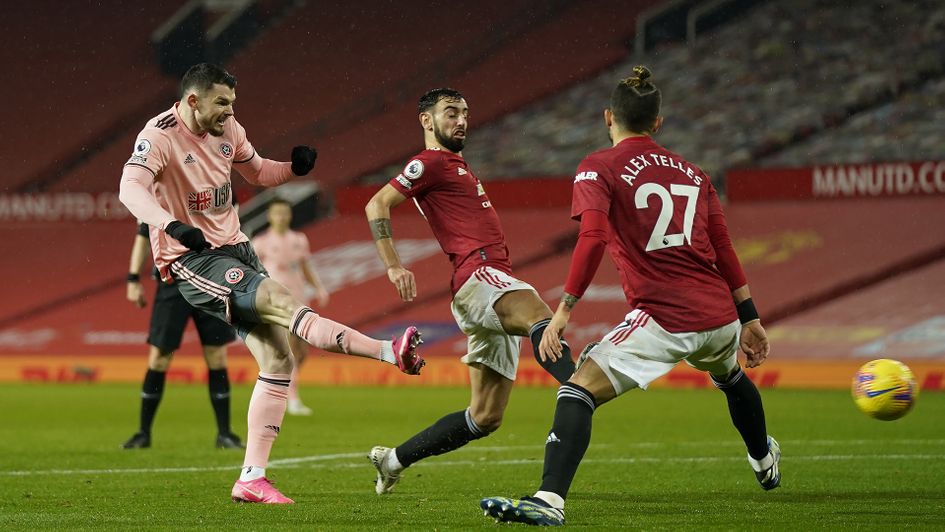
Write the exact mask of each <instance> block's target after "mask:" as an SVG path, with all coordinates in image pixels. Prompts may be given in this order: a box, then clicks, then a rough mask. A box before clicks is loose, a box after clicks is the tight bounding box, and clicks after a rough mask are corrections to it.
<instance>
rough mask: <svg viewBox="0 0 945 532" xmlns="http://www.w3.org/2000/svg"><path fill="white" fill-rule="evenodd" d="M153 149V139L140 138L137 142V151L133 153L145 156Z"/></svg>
mask: <svg viewBox="0 0 945 532" xmlns="http://www.w3.org/2000/svg"><path fill="white" fill-rule="evenodd" d="M149 151H151V141H150V140H148V139H138V141H137V142H135V151H134V153H133V154H132V155H137V156H138V157H143V156H145V155H147V154H148V152H149Z"/></svg>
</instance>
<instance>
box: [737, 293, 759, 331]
mask: <svg viewBox="0 0 945 532" xmlns="http://www.w3.org/2000/svg"><path fill="white" fill-rule="evenodd" d="M735 310H737V311H738V321H740V322H741V324H742V325H745V324H746V323H749V322H752V321H755V320H760V319H761V318H760V317H759V316H758V310H757V309H756V308H755V302H754V301H752V300H751V298H750V297H749V298H748V299H746V300H744V301H742V302H741V303H739V304H737V305H735Z"/></svg>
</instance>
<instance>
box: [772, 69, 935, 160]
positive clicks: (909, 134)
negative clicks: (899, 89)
mask: <svg viewBox="0 0 945 532" xmlns="http://www.w3.org/2000/svg"><path fill="white" fill-rule="evenodd" d="M942 124H945V79H937V80H933V81H930V82H928V83H926V84H925V85H923V86H922V87H921V88H920V89H918V90H916V91H914V92H910V93H907V94H904V95H902V97H901V98H899V99H897V100H895V101H893V102H890V103H888V104H886V105H882V106H880V107H878V108H876V109H873V110H871V111H869V112H865V113H861V114H859V115H856V116H855V117H853V118H852V119H851V120H850V121H849V122H847V123H845V124H844V125H843V126H841V127H839V128H837V129H834V130H830V131H825V132H824V133H822V134H819V135H815V136H812V137H810V138H809V139H807V140H804V141H803V142H799V143H797V144H794V145H793V146H791V147H789V148H788V149H786V150H784V151H781V152H779V153H777V154H775V155H773V156H771V157H766V158H764V159H762V160H761V161H759V162H760V163H761V166H771V167H784V166H804V165H810V164H830V163H833V162H836V161H844V162H849V163H859V162H871V161H910V160H913V161H916V160H937V159H940V158H941V157H942V144H943V141H945V139H943V132H945V128H943V126H942Z"/></svg>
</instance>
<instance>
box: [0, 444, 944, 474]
mask: <svg viewBox="0 0 945 532" xmlns="http://www.w3.org/2000/svg"><path fill="white" fill-rule="evenodd" d="M929 441H935V440H929ZM540 447H543V446H540V445H529V446H525V445H517V446H509V447H501V446H495V447H485V448H470V449H464V451H466V452H472V451H483V450H491V451H505V450H512V449H523V448H533V449H537V448H540ZM365 456H366V453H333V454H318V455H311V456H299V457H295V458H281V459H277V460H272V461H270V463H269V464H270V466H275V467H282V468H287V469H297V468H299V467H301V464H308V468H309V469H323V468H328V467H336V468H355V467H366V466H367V464H365V463H364V462H363V461H361V460H358V462H357V463H355V462H342V463H335V464H327V463H317V462H331V461H334V460H341V459H354V458H358V459H363V458H364V457H365ZM785 459H786V461H788V462H793V461H844V460H945V454H901V453H900V454H828V455H787V456H785ZM742 460H745V458H744V457H743V456H688V457H658V456H652V457H651V456H640V457H622V458H588V459H585V460H582V463H591V464H635V463H667V464H672V463H708V462H729V461H735V462H737V461H742ZM313 462H314V463H313ZM539 463H541V458H539V457H537V456H536V457H535V458H515V459H501V460H494V459H488V460H486V459H479V460H435V461H432V462H420V463H418V464H416V466H423V467H451V466H471V465H474V466H482V465H490V466H492V465H523V464H539ZM237 470H239V467H238V466H207V467H158V468H127V469H114V468H112V469H41V470H35V471H29V470H21V471H0V476H5V477H26V476H34V475H36V476H41V475H47V476H48V475H114V474H153V473H206V472H214V471H237Z"/></svg>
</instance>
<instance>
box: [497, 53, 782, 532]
mask: <svg viewBox="0 0 945 532" xmlns="http://www.w3.org/2000/svg"><path fill="white" fill-rule="evenodd" d="M633 70H634V73H635V76H633V77H630V78H627V79H624V80H622V81H621V82H620V83H619V84H618V85H617V87H616V88H615V89H614V92H613V95H612V97H611V107H610V109H607V110H606V111H604V119H605V122H606V124H607V128H608V130H609V132H610V138H611V140H612V141H613V143H614V146H613V147H612V148H608V149H604V150H600V151H597V152H595V153H593V154H591V155H589V156H588V157H587V158H585V159H584V161H583V162H582V163H581V164H580V166H578V170H577V175H576V176H575V178H574V193H573V198H572V208H571V216H572V217H573V218H574V219H576V220H579V221H580V223H581V229H580V234H579V237H578V243H577V245H576V247H575V249H574V254H573V257H572V260H571V267H570V271H569V273H568V279H567V283H566V284H565V290H564V291H565V294H564V296H563V297H562V300H561V303H560V305H559V306H558V310H557V311H556V312H555V315H554V318H553V319H552V322H551V324H550V325H549V326H548V328H547V329H546V330H545V333H544V337H543V338H542V340H541V346H540V349H541V350H542V351H543V352H547V353H549V354H553V353H556V352H558V351H559V350H560V344H559V340H558V339H559V338H560V335H561V333H562V332H563V331H564V329H565V326H566V325H567V323H568V319H569V318H570V316H571V310H572V308H573V307H574V306H575V305H576V304H577V302H578V300H579V299H580V297H581V296H582V295H583V294H584V291H585V289H587V287H588V285H589V284H590V282H591V280H592V279H593V277H594V274H595V272H596V271H597V267H598V266H599V265H600V261H601V258H602V257H603V254H604V250H605V248H609V249H610V251H611V257H612V259H613V261H614V262H615V264H616V266H617V269H618V271H620V272H621V274H622V276H623V286H624V290H625V291H626V297H627V302H628V303H629V304H630V307H631V308H632V309H633V310H632V311H631V312H630V313H629V314H627V316H626V318H625V321H624V322H623V323H621V324H620V325H618V326H617V327H616V328H615V329H614V330H613V331H611V332H610V333H608V334H607V335H606V336H604V338H603V339H602V340H601V342H600V343H599V344H597V345H596V346H594V347H592V348H591V349H589V350H587V351H586V352H585V353H584V354H582V357H581V361H580V362H581V363H580V364H579V367H578V370H577V371H576V372H575V374H574V376H573V377H572V378H571V379H570V380H569V381H568V382H567V383H565V384H563V385H562V386H561V388H559V390H558V402H557V407H556V409H555V417H554V422H553V424H552V427H551V431H550V432H549V433H548V438H547V440H546V443H545V465H544V472H543V474H542V483H541V487H540V488H539V490H538V491H537V492H536V493H535V495H534V496H532V497H525V498H523V499H521V500H517V499H509V498H506V497H489V498H485V499H482V500H481V501H480V507H481V508H482V510H483V511H484V512H485V514H486V515H491V516H492V517H495V518H496V519H498V520H501V521H517V522H524V523H528V524H532V525H563V524H564V499H565V497H567V494H568V489H569V488H570V486H571V481H572V480H573V479H574V474H575V472H576V471H577V468H578V465H579V464H580V462H581V458H583V456H584V452H585V451H586V450H587V446H588V444H589V443H590V439H591V418H592V416H593V414H594V410H595V409H596V408H597V407H598V406H600V405H602V404H604V403H606V402H607V401H610V400H611V399H613V398H615V397H617V396H618V395H620V394H622V393H624V392H627V391H629V390H632V389H634V388H643V389H646V387H647V386H648V385H649V383H650V382H652V381H653V380H655V379H657V378H659V377H660V376H662V375H665V374H666V373H668V372H669V371H670V370H671V369H672V368H673V367H674V366H675V365H676V364H677V363H678V362H680V361H682V360H685V361H686V363H687V364H689V365H690V366H692V367H694V368H696V369H699V370H702V371H705V372H708V373H709V375H710V376H711V377H712V381H713V382H714V383H715V385H716V386H717V387H718V388H719V389H720V390H722V391H723V392H724V393H725V395H726V397H727V399H728V406H729V412H730V414H731V417H732V422H733V424H734V425H735V428H736V429H738V431H739V433H740V434H741V436H742V439H743V440H744V442H745V445H746V447H747V448H748V462H749V464H750V465H751V467H752V469H753V470H754V472H755V477H756V479H757V480H758V482H759V484H761V487H762V488H763V489H765V490H770V489H774V488H776V487H778V485H779V484H780V482H781V473H780V471H779V470H778V463H779V460H780V457H781V450H780V447H779V446H778V443H777V442H776V441H775V440H774V439H773V438H771V437H770V436H768V435H767V432H766V428H765V415H764V409H763V408H762V403H761V396H760V394H759V393H758V389H757V388H755V385H754V384H753V383H752V382H751V380H750V379H749V378H748V376H747V375H745V373H744V372H743V371H742V369H741V368H740V367H739V365H738V359H737V357H736V355H737V352H738V348H739V346H741V349H742V351H744V352H745V355H746V357H747V366H748V367H750V368H751V367H756V366H758V365H760V364H761V363H763V362H764V360H765V358H767V356H768V350H769V346H768V338H767V335H766V334H765V330H764V328H763V327H762V326H761V320H760V319H759V318H758V312H757V311H756V310H755V307H754V303H752V300H751V294H750V293H749V290H748V284H747V281H746V279H745V274H744V272H743V271H742V267H741V264H740V263H739V261H738V257H737V256H736V255H735V250H734V248H733V247H732V242H731V239H730V238H729V236H728V228H727V227H726V224H725V215H724V214H723V213H722V207H721V205H720V203H719V198H718V196H717V195H716V192H715V189H714V187H713V186H712V183H711V181H710V180H709V177H708V176H707V175H706V174H704V173H703V172H702V170H700V169H699V168H697V167H696V166H695V165H693V164H692V163H689V162H688V161H686V160H685V159H683V158H682V157H680V156H679V155H676V154H675V153H673V152H671V151H669V150H666V149H665V148H663V147H661V146H660V145H658V144H656V143H655V142H653V139H652V138H651V137H650V136H651V135H652V134H654V133H656V131H658V130H659V128H660V126H661V125H662V123H663V119H662V117H661V116H660V115H659V114H660V103H661V99H662V96H661V94H660V91H659V89H657V88H656V86H655V85H653V84H652V82H650V81H649V78H650V71H649V70H648V69H646V67H642V66H638V67H635V68H634V69H633ZM611 229H612V230H613V231H612V232H610V230H611ZM608 235H610V237H611V239H612V240H613V241H612V242H611V245H610V246H608ZM585 355H586V358H585Z"/></svg>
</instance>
